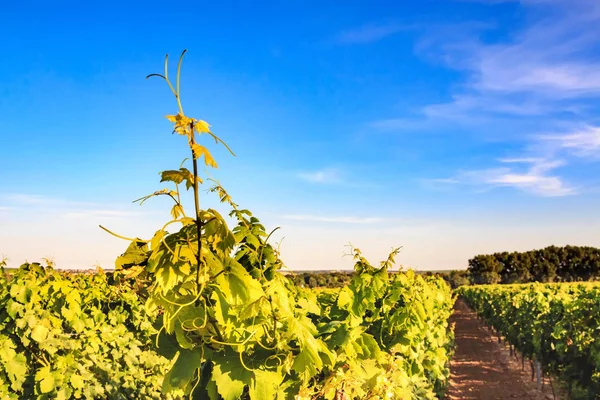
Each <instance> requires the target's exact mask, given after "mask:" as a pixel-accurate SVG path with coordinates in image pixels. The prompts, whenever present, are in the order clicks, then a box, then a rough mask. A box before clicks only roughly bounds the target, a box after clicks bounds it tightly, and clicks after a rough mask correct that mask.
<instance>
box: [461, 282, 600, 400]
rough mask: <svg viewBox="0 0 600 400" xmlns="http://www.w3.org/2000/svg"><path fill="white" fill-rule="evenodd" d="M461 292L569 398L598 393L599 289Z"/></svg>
mask: <svg viewBox="0 0 600 400" xmlns="http://www.w3.org/2000/svg"><path fill="white" fill-rule="evenodd" d="M458 293H459V294H460V295H461V296H462V298H464V299H465V300H466V302H467V303H468V304H469V305H470V306H471V307H472V308H474V309H475V310H476V311H477V313H478V315H479V316H480V317H481V318H482V319H483V320H485V322H486V323H487V324H489V325H491V327H493V329H494V330H495V331H496V332H497V335H498V337H504V338H505V340H506V341H507V342H508V343H509V344H510V345H512V346H513V347H514V348H515V349H516V350H517V351H518V352H520V353H521V354H523V355H524V356H525V357H527V358H529V359H532V360H533V362H534V365H535V364H537V368H538V369H539V372H540V373H541V374H543V373H548V374H551V375H552V376H556V377H558V378H559V379H560V380H561V382H562V383H563V384H564V385H565V386H566V392H567V396H568V397H570V398H575V399H595V398H597V397H596V396H597V395H598V394H599V393H600V342H599V341H598V338H599V337H600V284H599V283H558V284H542V283H532V284H521V285H480V286H465V287H462V288H460V289H459V290H458Z"/></svg>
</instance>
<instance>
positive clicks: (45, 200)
mask: <svg viewBox="0 0 600 400" xmlns="http://www.w3.org/2000/svg"><path fill="white" fill-rule="evenodd" d="M0 203H1V204H2V205H1V206H0V212H3V211H9V210H10V211H14V212H15V213H19V212H23V211H25V212H30V211H32V210H37V211H42V212H44V213H46V214H47V213H52V214H55V215H58V216H60V217H62V218H67V219H83V218H92V217H99V218H127V217H134V216H140V215H143V214H145V213H144V212H142V211H134V210H129V209H124V208H123V207H117V206H111V205H107V204H101V203H95V202H86V201H78V200H69V199H61V198H55V197H49V196H41V195H36V194H24V193H8V194H5V195H0Z"/></svg>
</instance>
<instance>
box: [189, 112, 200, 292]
mask: <svg viewBox="0 0 600 400" xmlns="http://www.w3.org/2000/svg"><path fill="white" fill-rule="evenodd" d="M194 144H196V141H195V138H194V123H193V122H192V123H191V124H190V150H191V151H192V165H193V167H194V182H193V187H194V207H195V208H196V230H197V232H198V252H197V253H196V263H197V265H198V267H197V269H196V291H197V292H198V294H199V293H200V263H201V260H202V255H201V253H202V221H201V220H200V199H199V194H198V160H197V159H196V155H195V154H194Z"/></svg>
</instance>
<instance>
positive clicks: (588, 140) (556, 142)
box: [538, 126, 600, 158]
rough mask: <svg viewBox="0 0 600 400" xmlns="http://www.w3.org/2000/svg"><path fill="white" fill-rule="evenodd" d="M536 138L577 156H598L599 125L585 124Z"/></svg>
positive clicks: (599, 142)
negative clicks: (576, 128) (565, 131)
mask: <svg viewBox="0 0 600 400" xmlns="http://www.w3.org/2000/svg"><path fill="white" fill-rule="evenodd" d="M538 140H541V141H544V142H546V144H547V145H548V146H550V147H551V148H555V149H556V150H558V151H560V150H564V151H566V152H569V153H571V154H573V155H575V156H577V157H590V158H597V157H600V127H598V126H585V127H583V128H581V129H579V130H575V131H573V132H568V133H563V134H554V135H540V136H539V137H538Z"/></svg>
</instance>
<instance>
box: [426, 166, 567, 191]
mask: <svg viewBox="0 0 600 400" xmlns="http://www.w3.org/2000/svg"><path fill="white" fill-rule="evenodd" d="M497 161H498V162H499V163H500V164H503V165H504V166H497V167H494V168H487V169H479V170H471V171H461V172H459V173H458V174H457V175H456V176H454V177H452V178H446V179H438V180H437V182H438V183H440V184H453V185H468V186H471V187H475V188H477V189H491V188H494V187H512V188H516V189H519V190H522V191H524V192H528V193H532V194H535V195H539V196H544V197H558V196H569V195H574V194H577V189H576V188H574V187H571V186H569V185H567V184H566V183H565V182H564V181H563V179H562V178H560V177H559V176H557V175H553V174H551V172H552V171H554V170H556V169H557V168H559V167H562V166H564V165H565V162H564V161H562V160H546V159H536V158H521V159H517V158H514V159H506V158H505V159H499V160H497ZM506 164H509V165H510V166H506ZM522 166H525V167H526V168H523V167H522Z"/></svg>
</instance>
